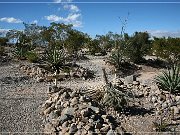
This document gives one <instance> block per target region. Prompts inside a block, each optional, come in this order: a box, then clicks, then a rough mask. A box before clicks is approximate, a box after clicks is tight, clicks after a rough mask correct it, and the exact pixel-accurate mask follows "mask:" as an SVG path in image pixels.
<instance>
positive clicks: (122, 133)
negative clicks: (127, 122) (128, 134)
mask: <svg viewBox="0 0 180 135" xmlns="http://www.w3.org/2000/svg"><path fill="white" fill-rule="evenodd" d="M116 133H117V134H118V135H124V129H123V128H122V127H117V128H116Z"/></svg>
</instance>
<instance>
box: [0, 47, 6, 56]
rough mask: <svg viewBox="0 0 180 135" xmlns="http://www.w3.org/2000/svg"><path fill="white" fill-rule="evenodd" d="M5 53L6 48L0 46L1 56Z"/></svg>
mask: <svg viewBox="0 0 180 135" xmlns="http://www.w3.org/2000/svg"><path fill="white" fill-rule="evenodd" d="M4 52H5V49H4V46H0V55H3V54H4Z"/></svg>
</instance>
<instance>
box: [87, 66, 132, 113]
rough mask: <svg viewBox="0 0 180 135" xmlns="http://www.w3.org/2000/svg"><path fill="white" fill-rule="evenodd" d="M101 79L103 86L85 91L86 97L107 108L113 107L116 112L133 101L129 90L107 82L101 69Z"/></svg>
mask: <svg viewBox="0 0 180 135" xmlns="http://www.w3.org/2000/svg"><path fill="white" fill-rule="evenodd" d="M103 78H104V82H105V85H104V86H103V85H102V86H101V87H96V88H92V89H89V90H86V93H87V94H88V96H90V97H91V98H93V99H94V100H96V101H97V102H99V103H102V104H103V105H105V106H107V107H113V108H114V109H117V110H119V109H122V108H124V107H126V106H127V105H128V103H129V101H131V100H132V99H133V94H132V92H131V90H124V89H123V88H121V87H118V86H117V85H116V84H112V83H111V82H108V79H107V76H106V72H105V69H103Z"/></svg>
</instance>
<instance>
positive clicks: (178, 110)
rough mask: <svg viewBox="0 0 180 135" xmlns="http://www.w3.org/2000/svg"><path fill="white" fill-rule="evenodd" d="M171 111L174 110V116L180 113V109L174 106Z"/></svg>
mask: <svg viewBox="0 0 180 135" xmlns="http://www.w3.org/2000/svg"><path fill="white" fill-rule="evenodd" d="M173 110H174V115H177V114H179V113H180V109H179V108H178V107H177V106H174V107H173Z"/></svg>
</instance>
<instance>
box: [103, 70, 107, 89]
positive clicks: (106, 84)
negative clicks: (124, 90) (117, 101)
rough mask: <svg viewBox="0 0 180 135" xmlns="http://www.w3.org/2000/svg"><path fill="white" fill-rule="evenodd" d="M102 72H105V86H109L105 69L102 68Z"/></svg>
mask: <svg viewBox="0 0 180 135" xmlns="http://www.w3.org/2000/svg"><path fill="white" fill-rule="evenodd" d="M102 71H103V79H104V83H105V85H107V84H108V79H107V76H106V70H105V68H102Z"/></svg>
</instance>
